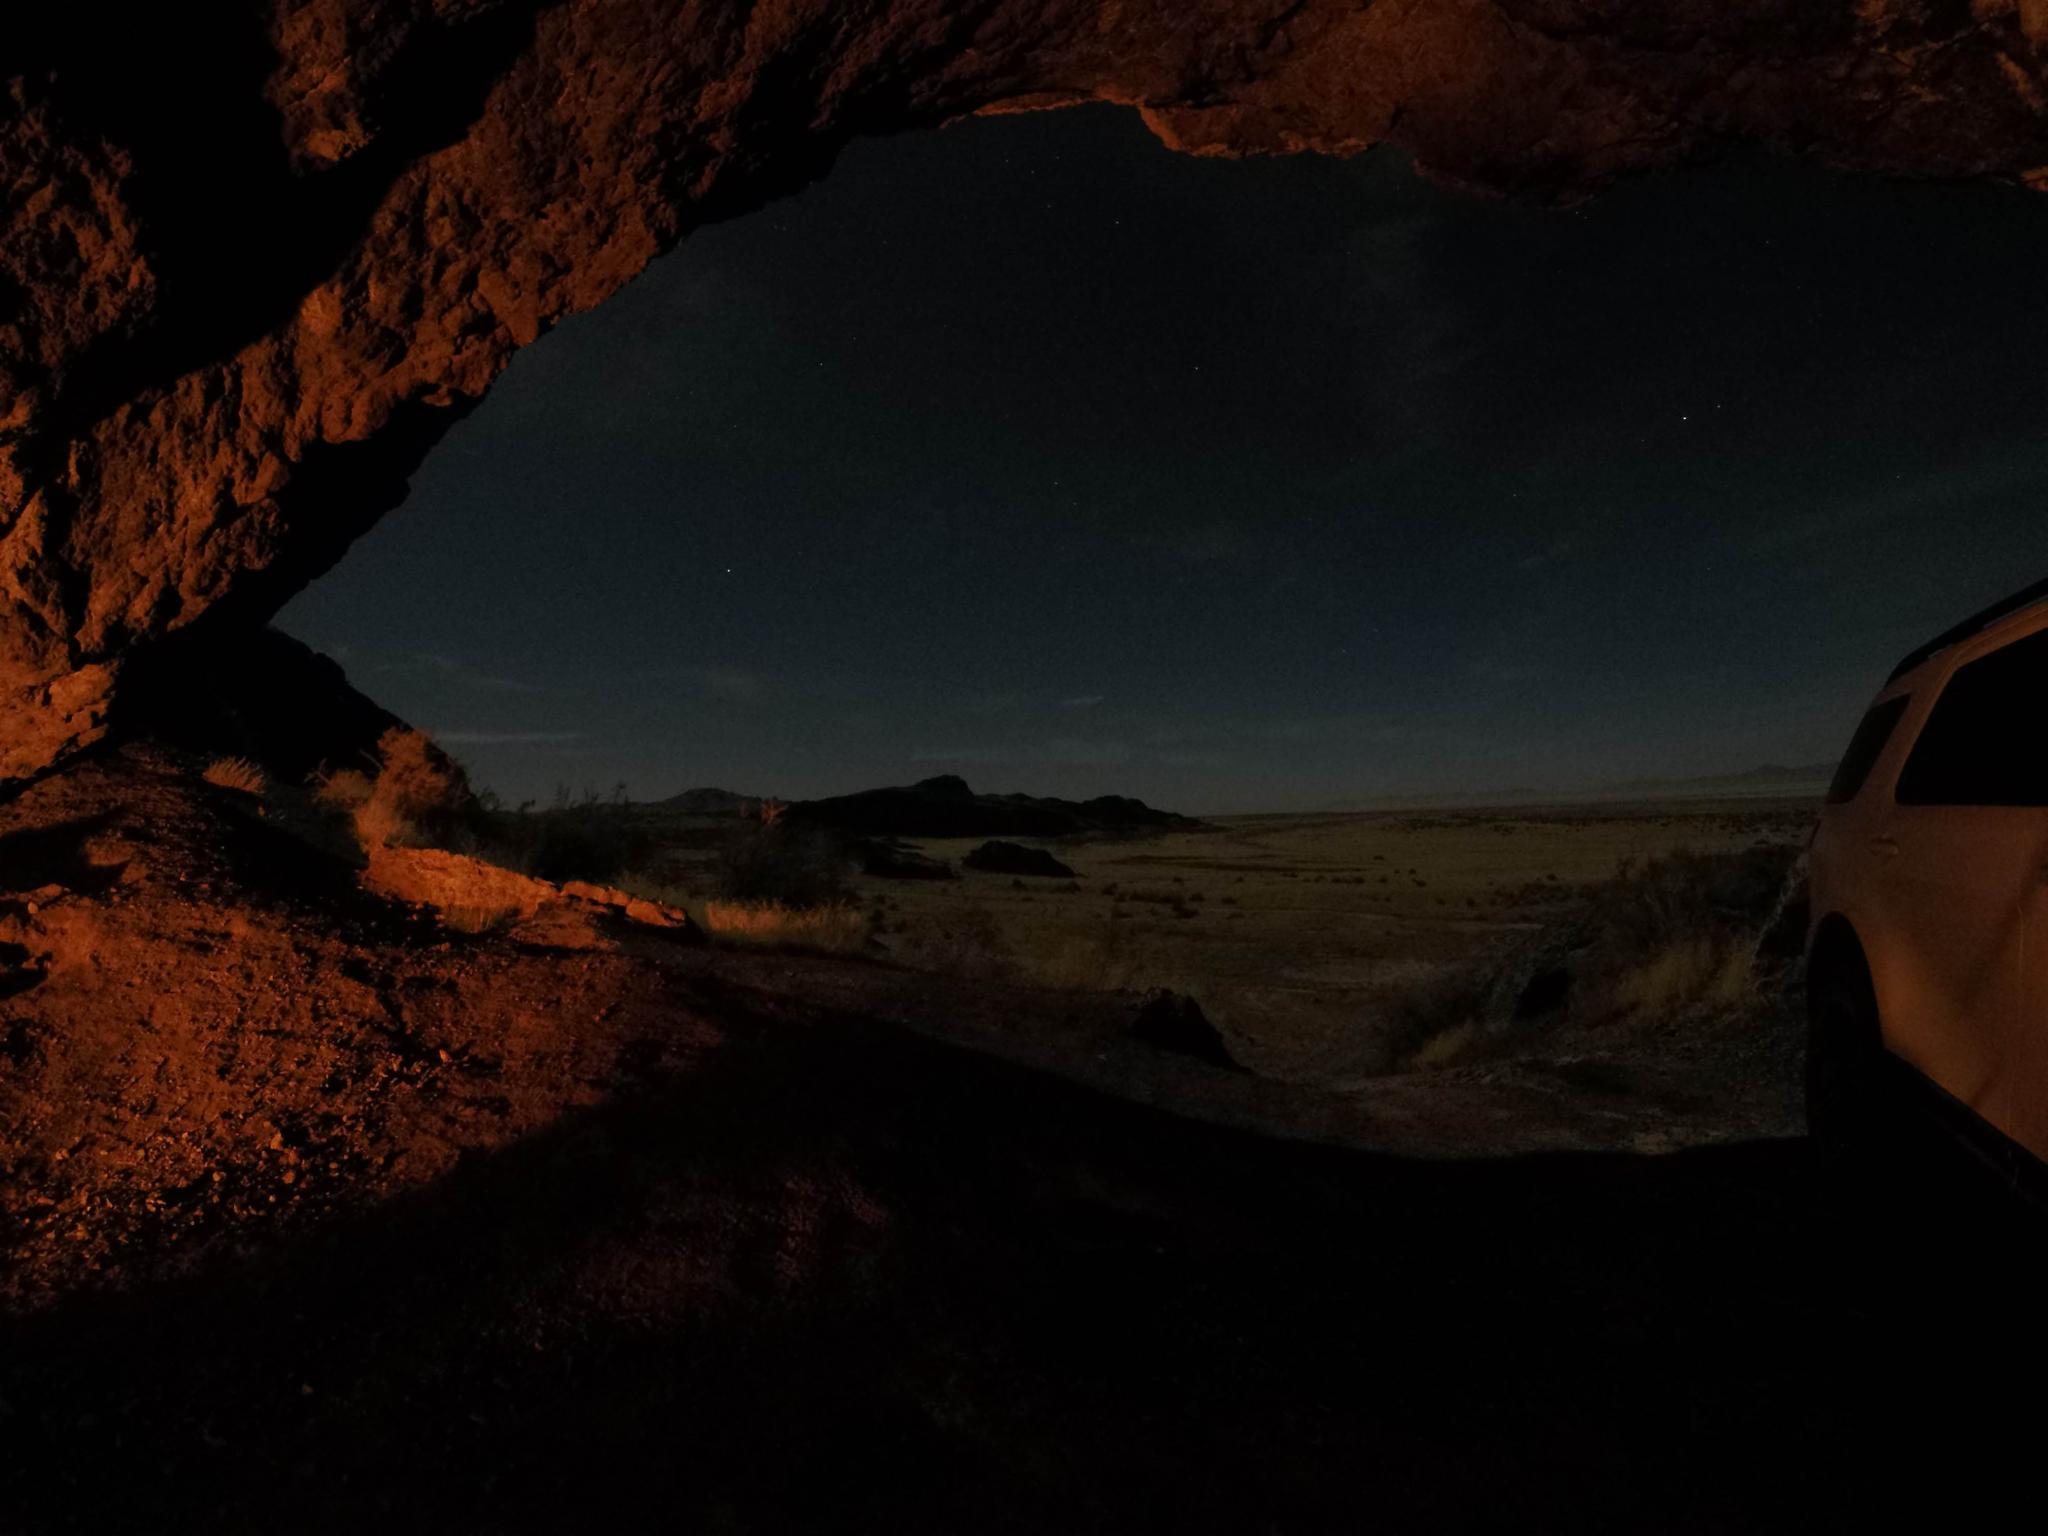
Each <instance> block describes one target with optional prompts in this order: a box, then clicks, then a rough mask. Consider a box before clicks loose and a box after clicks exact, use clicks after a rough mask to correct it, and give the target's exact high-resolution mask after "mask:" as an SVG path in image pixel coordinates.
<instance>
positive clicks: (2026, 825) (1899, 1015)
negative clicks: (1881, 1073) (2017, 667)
mask: <svg viewBox="0 0 2048 1536" xmlns="http://www.w3.org/2000/svg"><path fill="white" fill-rule="evenodd" d="M2044 628H2048V604H2037V605H2035V606H2033V607H2030V608H2027V609H2025V610H2023V611H2021V612H2018V613H2014V614H2012V615H2010V616H2009V617H2005V618H2001V619H2000V620H1998V621H1997V622H1995V623H1992V624H1991V625H1989V626H1988V627H1987V628H1985V629H1984V630H1983V631H1982V632H1980V633H1978V634H1974V635H1971V636H1969V637H1967V638H1966V639H1963V640H1961V641H1959V642H1957V643H1954V644H1951V645H1950V646H1948V647H1947V648H1945V649H1943V650H1940V651H1939V652H1937V653H1935V654H1934V655H1932V656H1930V657H1928V658H1926V659H1925V660H1922V661H1920V662H1919V663H1918V664H1916V665H1915V666H1913V667H1912V668H1911V670H1909V671H1906V672H1904V673H1902V674H1900V675H1898V676H1897V677H1896V678H1895V679H1894V680H1893V681H1892V682H1891V683H1890V684H1888V685H1887V686H1886V687H1885V688H1884V689H1883V690H1882V691H1881V692H1880V693H1879V694H1878V697H1877V700H1876V701H1874V704H1873V707H1875V706H1876V705H1877V704H1881V703H1883V702H1884V701H1886V700H1888V699H1892V698H1896V697H1901V696H1904V697H1907V698H1908V699H1909V703H1908V704H1907V706H1906V708H1905V711H1904V713H1903V715H1902V716H1901V717H1900V719H1899V722H1898V724H1897V726H1896V727H1895V728H1894V729H1893V731H1892V734H1891V736H1890V738H1889V739H1888V740H1887V741H1886V743H1885V746H1884V749H1883V751H1882V752H1881V753H1880V754H1879V756H1878V758H1877V760H1876V762H1875V764H1874V765H1873V766H1872V768H1871V770H1870V772H1869V774H1868V776H1867V777H1866V778H1865V780H1864V782H1863V784H1862V787H1861V788H1860V790H1859V791H1858V792H1857V793H1856V794H1855V796H1854V797H1853V798H1852V799H1850V800H1849V801H1847V802H1846V803H1843V804H1830V805H1828V806H1826V807H1825V808H1824V809H1823V811H1822V814H1821V817H1820V823H1819V826H1818V827H1817V829H1816V831H1815V835H1814V842H1813V850H1812V860H1811V864H1812V886H1811V889H1812V897H1813V907H1812V911H1813V924H1814V926H1813V929H1812V930H1811V933H1810V934H1809V942H1811V938H1812V936H1813V934H1817V933H1818V932H1819V931H1820V928H1821V925H1822V924H1823V923H1824V922H1826V921H1827V920H1828V919H1829V918H1830V917H1831V916H1833V917H1837V918H1840V919H1844V920H1846V921H1847V922H1848V924H1849V926H1850V927H1851V928H1852V929H1853V930H1854V932H1855V934H1856V936H1857V939H1858V941H1859V943H1860V944H1861V947H1862V949H1863V953H1864V956H1865V958H1866V960H1867V962H1868V964H1869V968H1870V973H1871V983H1872V987H1873V990H1874V992H1875V994H1876V998H1877V1005H1878V1021H1879V1028H1880V1030H1881V1033H1882V1036H1883V1043H1884V1045H1885V1047H1886V1048H1887V1049H1888V1050H1889V1051H1891V1052H1892V1053H1893V1054H1895V1055H1897V1056H1898V1057H1900V1058H1901V1059H1903V1060H1904V1061H1906V1062H1908V1063H1909V1064H1911V1065H1912V1066H1913V1067H1915V1068H1916V1069H1918V1071H1919V1072H1921V1073H1922V1074H1923V1075H1924V1076H1926V1077H1927V1078H1929V1079H1930V1080H1932V1081H1933V1082H1934V1083H1935V1084H1936V1085H1938V1086H1939V1087H1940V1088H1942V1089H1943V1090H1944V1091H1945V1092H1946V1093H1947V1094H1949V1095H1950V1096H1951V1097H1953V1098H1954V1099H1955V1100H1957V1101H1958V1102H1960V1103H1961V1104H1963V1105H1965V1106H1967V1107H1968V1108H1969V1109H1971V1110H1972V1111H1973V1112H1974V1113H1976V1114H1977V1115H1978V1116H1980V1117H1981V1118H1982V1119H1983V1120H1984V1121H1985V1122H1986V1123H1988V1124H1989V1125H1991V1126H1993V1127H1995V1128H1996V1129H1997V1130H1999V1131H2000V1132H2002V1133H2003V1134H2004V1135H2005V1136H2006V1137H2009V1138H2011V1140H2013V1141H2014V1142H2017V1143H2018V1144H2019V1145H2020V1146H2022V1147H2024V1148H2025V1149H2026V1150H2027V1151H2029V1152H2031V1153H2032V1154H2033V1155H2034V1156H2036V1157H2040V1158H2048V882H2044V861H2048V807H2039V806H2016V805H1952V804H1904V803H1901V802H1900V800H1899V798H1898V788H1899V779H1900V775H1901V773H1902V772H1903V771H1904V769H1905V767H1906V764H1907V762H1908V761H1909V759H1910V758H1911V756H1912V753H1913V749H1914V748H1915V747H1916V746H1917V745H1918V744H1919V742H1920V740H1921V737H1922V733H1923V731H1924V730H1925V728H1926V726H1927V724H1928V721H1929V719H1930V717H1931V715H1932V714H1933V712H1934V708H1935V705H1936V704H1937V702H1938V701H1939V699H1940V698H1941V696H1942V693H1943V690H1944V689H1945V688H1946V686H1947V684H1948V683H1949V681H1950V680H1951V679H1952V678H1953V677H1954V676H1955V674H1956V673H1957V672H1959V671H1960V670H1961V669H1962V668H1964V667H1965V666H1967V665H1969V664H1970V663H1971V662H1972V661H1975V660H1977V659H1979V658H1981V657H1985V656H1989V655H1991V654H1992V653H1994V652H1997V651H2001V650H2003V649H2004V648H2005V647H2006V646H2008V645H2010V644H2011V643H2012V642H2014V641H2016V640H2019V639H2022V638H2024V637H2026V636H2027V635H2030V634H2034V633H2037V632H2039V631H2041V630H2043V629H2044ZM1980 675H1981V674H1980ZM2032 735H2033V733H2032V732H2021V733H2019V736H2020V737H2021V738H2022V739H2016V740H2015V741H2014V742H2013V743H2012V749H2013V750H2014V751H2025V750H2029V749H2030V744H2031V738H2032Z"/></svg>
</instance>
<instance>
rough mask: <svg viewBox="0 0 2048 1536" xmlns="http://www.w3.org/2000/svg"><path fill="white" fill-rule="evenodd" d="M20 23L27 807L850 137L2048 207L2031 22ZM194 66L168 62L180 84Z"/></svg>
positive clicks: (958, 16)
mask: <svg viewBox="0 0 2048 1536" xmlns="http://www.w3.org/2000/svg"><path fill="white" fill-rule="evenodd" d="M111 14H112V13H111V12H110V11H108V9H107V8H104V7H96V6H83V7H73V8H68V9H66V10H65V11H63V12H62V13H61V14H44V15H39V16H38V17H36V18H35V19H33V20H30V21H25V22H18V23H15V24H14V26H13V35H12V36H11V37H10V38H9V40H8V41H9V48H8V52H7V55H6V70H5V73H6V75H7V77H8V80H9V87H8V89H9V104H10V110H9V112H8V114H7V116H6V119H5V121H4V122H0V167H4V169H5V173H6V175H5V182H6V185H7V186H8V188H9V203H10V207H9V212H8V215H7V217H6V220H5V229H6V232H7V233H6V236H5V240H4V243H0V305H4V307H0V369H4V374H0V380H4V382H0V391H4V396H0V398H4V407H0V497H4V500H5V505H6V510H5V512H4V513H0V603H4V608H0V780H6V781H20V780H22V779H24V778H26V777H29V776H32V775H34V774H36V773H38V772H40V771H42V770H44V769H46V768H48V767H49V766H50V765H52V764H54V763H57V762H59V761H61V760H63V759H64V758H65V757H66V756H67V755H69V754H72V753H74V752H76V751H78V750H79V749H81V748H83V747H85V746H88V745H90V744H92V743H93V742H95V741H98V740H100V739H103V738H104V737H105V736H106V735H107V734H108V733H109V732H110V731H113V730H117V729H119V728H120V725H121V721H122V718H123V712H122V704H123V698H124V694H126V693H128V692H131V691H132V692H138V693H141V694H145V695H148V696H150V697H159V696H161V695H162V693H163V692H164V690H165V689H166V687H173V688H174V686H175V684H176V683H177V681H178V680H179V679H180V678H189V677H192V676H196V675H201V674H210V673H212V672H214V671H216V670H218V668H219V667H220V666H221V665H222V664H223V663H222V661H221V658H222V657H223V656H224V655H231V654H233V653H234V651H235V641H236V639H237V637H246V636H247V635H249V634H251V633H252V632H253V631H254V630H255V629H256V628H257V627H258V626H260V625H261V624H262V623H263V622H264V621H266V620H267V619H268V618H269V617H270V616H271V615H272V614H273V613H274V612H275V611H276V610H277V609H278V607H279V606H280V605H281V604H282V603H283V602H285V601H286V600H287V599H288V598H289V597H290V596H291V595H292V593H294V592H295V591H297V590H298V589H299V588H300V587H302V586H303V585H304V584H305V583H306V582H307V581H308V580H310V579H311V578H312V577H313V576H314V575H316V574H317V573H319V572H320V571H322V570H324V569H326V568H328V567H329V566H331V565H332V564H333V563H334V562H335V561H336V560H337V559H338V558H340V556H341V554H342V553H343V551H345V550H346V548H347V547H348V545H349V543H350V541H351V540H352V539H353V538H354V537H356V536H357V535H358V534H360V533H361V532H362V531H363V530H364V529H365V528H366V527H368V526H370V525H371V523H372V522H374V520H375V519H376V518H377V517H378V516H380V515H381V514H382V513H383V512H385V511H386V510H388V509H389V508H390V507H392V506H393V505H395V504H396V503H397V502H398V501H400V500H401V499H402V498H403V496H404V494H405V484H406V480H407V477H408V475H409V474H410V473H411V472H412V471H413V470H414V469H415V468H416V467H417V465H418V464H419V463H420V462H421V461H422V459H423V457H424V456H425V455H426V454H427V453H428V452H430V451H431V449H432V448H433V446H434V444H435V443H436V441H437V440H438V439H439V438H440V437H441V436H442V434H443V433H444V432H445V431H446V429H447V427H448V426H449V424H450V423H451V422H452V421H454V420H455V419H456V418H458V417H459V416H460V415H461V414H462V412H463V411H464V410H465V409H467V408H468V407H470V406H471V405H473V404H474V403H475V401H476V400H477V399H479V398H480V397H481V396H482V394H483V393H484V391H485V390H487V389H488V388H489V386H490V383H491V381H492V379H493V378H494V377H495V376H496V375H497V374H498V372H499V371H500V370H501V369H502V368H503V367H504V366H505V365H506V363H507V361H508V360H509V359H510V357H511V356H512V355H513V353H514V352H515V351H516V350H517V349H518V348H520V347H522V346H525V345H527V344H529V343H531V342H532V341H534V340H535V339H537V338H538V337H539V336H540V335H541V334H542V333H543V332H544V331H546V330H547V329H548V328H549V327H550V326H551V325H553V324H554V323H555V322H556V321H558V320H559V319H561V318H562V317H563V316H565V315H567V314H570V313H572V312H575V311H578V310H581V309H585V308H588V307H590V306H592V305H595V304H597V303H599V302H601V301H602V300H603V299H604V298H606V297H607V296H608V295H610V294H611V293H613V292H614V291H616V290H617V289H618V288H619V287H620V286H621V285H623V284H624V283H626V282H627V281H628V280H629V279H631V278H632V277H633V276H634V275H635V274H636V273H638V272H639V271H640V270H641V269H642V268H644V267H645V266H646V265H647V263H648V262H649V261H651V260H652V259H653V258H654V257H655V256H657V255H658V254H660V253H661V252H663V251H665V250H667V249H669V248H671V247H672V246H674V245H675V244H676V243H677V242H678V241H679V240H681V239H683V238H684V236H685V235H687V233H688V232H689V231H690V230H691V229H692V228H694V227H697V226H698V225H701V224H703V223H705V222H707V221H710V220H716V219H721V218H726V217H729V216H731V215H733V214H734V213H736V212H739V211H742V210H745V209H749V208H752V207H756V206H759V205H760V204H761V203H762V202H764V201H765V200H767V199H771V198H773V197H775V196H776V195H778V194H780V193H782V192H785V191H787V190H789V189H791V188H793V187H796V186H799V185H801V184H803V183H804V182H806V181H808V180H810V179H812V178H815V177H817V176H820V175H822V174H824V173H825V172H826V171H827V170H828V169H829V167H830V165H831V162H832V160H833V157H834V155H835V154H836V153H837V152H838V150H839V149H840V148H841V147H842V146H843V145H844V144H845V143H846V142H847V141H848V140H850V139H852V138H854V137H856V136H860V135H868V134H880V133H890V132H898V131H903V130H908V129H915V128H920V127H928V126H933V125H936V124H939V123H942V122H945V121H947V120H949V119H954V118H958V117H961V116H963V115H967V114H974V113H1000V112H1021V111H1033V110H1042V109H1050V108H1056V107H1061V106H1069V105H1073V104H1077V103H1082V102H1107V103H1113V104H1117V105H1120V106H1123V107H1126V108H1129V109H1133V110H1135V111H1137V112H1138V113H1139V114H1140V115H1141V116H1142V118H1143V120H1144V122H1145V124H1146V125H1147V127H1149V128H1150V129H1151V131H1152V132H1153V133H1155V134H1156V135H1157V136H1158V137H1159V138H1160V139H1161V140H1162V141H1163V142H1164V143H1166V144H1167V145H1168V146H1169V147H1171V148H1173V149H1175V150H1178V151H1181V152H1185V153H1188V154H1193V155H1208V156H1242V155H1267V154H1291V153H1319V154H1337V155H1350V154H1356V153H1359V152H1361V151H1363V150H1364V149H1366V148H1368V147H1370V146H1372V145H1375V144H1382V143H1384V144H1392V145H1396V146H1399V147H1400V148H1402V149H1403V150H1405V151H1407V152H1409V153H1410V154H1412V156H1413V157H1414V162H1415V165H1416V167H1417V169H1418V171H1419V172H1420V173H1421V174H1423V175H1426V176H1429V177H1432V178H1436V179H1438V180H1441V181H1444V182H1447V183H1450V184H1452V185H1455V186H1458V187H1461V188H1467V189H1470V190H1471V191H1473V192H1474V193H1475V194H1484V195H1505V196H1513V197H1519V198H1525V199H1534V200H1540V201H1544V202H1549V203H1569V202H1571V201H1573V200H1576V199H1580V198H1584V197H1587V196H1592V195H1595V194H1597V192H1598V191H1599V189H1600V188H1601V187H1603V186H1604V185H1607V184H1608V183H1610V182H1612V181H1613V180H1615V179H1616V178H1617V177H1622V176H1627V175H1635V174H1639V173H1643V172H1647V171H1652V170H1656V169H1660V168H1666V167H1670V166H1674V165H1678V164H1681V163H1684V162H1686V161H1688V160H1691V159H1695V158H1697V157H1700V156H1702V155H1706V154H1710V153H1712V152H1715V151H1716V150H1719V149H1722V148H1725V147H1727V146H1729V145H1732V144H1753V145H1758V146H1761V147H1763V148H1764V149H1766V150H1769V151H1773V152H1778V153H1785V154H1796V155H1801V156H1806V157H1809V158H1812V159H1814V160H1817V161H1819V162H1822V163H1824V164H1827V165H1830V166H1836V167H1842V168H1847V169H1853V170H1861V171H1869V172H1882V173H1889V174H1903V175H1917V176H1936V177H1971V178H1991V179H2000V180H2006V181H2013V182H2020V183H2026V182H2028V181H2029V179H2030V178H2032V177H2034V176H2036V175H2037V174H2038V173H2039V167H2040V166H2042V165H2043V164H2044V163H2048V143H2044V139H2048V130H2044V122H2043V110H2042V96H2041V84H2040V82H2041V79H2042V75H2043V63H2042V56H2041V53H2040V51H2039V49H2040V43H2039V39H2041V38H2042V37H2043V36H2044V35H2048V13H2044V12H2043V11H2041V9H2040V8H2039V7H2037V6H2035V5H2032V4H2030V3H2020V0H2014V3H1985V4H1978V5H1974V6H1960V5H1935V4H1928V3H1882V4H1876V5H1872V4H1858V5H1851V4H1848V3H1846V0H1843V3H1837V4H1819V5H1812V4H1778V5H1771V6H1767V7H1761V8H1759V7H1754V6H1734V5H1728V6H1717V5H1712V4H1707V5H1695V4H1669V5H1662V4H1660V5H1657V6H1653V7H1647V8H1646V7H1641V6H1628V7H1620V6H1614V5H1609V4H1605V3H1583V0H1454V3H1443V4H1435V5H1422V6H1396V5H1385V4H1382V5H1375V6H1371V7H1368V8H1366V9H1363V10H1355V9H1351V8H1346V7H1337V6H1322V5H1316V4H1307V5H1304V4H1286V5H1282V4H1278V3H1274V4H1265V5H1254V6H1243V5H1236V4H1215V5H1201V6H1197V7H1194V8H1192V9H1190V8H1184V7H1178V6H1168V5H1160V4H1136V5H1118V6H1114V7H1111V8H1108V9H1106V10H1104V11H1101V12H1099V13H1095V14H1091V15H1088V16H1086V17H1083V16H1081V15H1078V14H1076V13H1074V12H1071V11H1069V10H1066V9H1064V8H1059V7H1047V6H1042V5H1034V4H1014V5H1012V4H1001V5H992V6H987V7H979V8H975V9H972V10H968V11H964V12H961V11H957V10H953V9H949V8H946V7H941V6H935V5H917V6H909V7H902V6H895V7H888V8H885V9H883V10H880V11H878V12H875V13H872V14H862V15H859V16H857V17H854V16H848V15H846V14H844V13H841V12H838V11H836V10H834V9H833V8H830V7H823V6H818V7H804V6H798V7H774V8H766V9H764V8H758V7H755V8H735V9H733V10H730V11H727V10H724V9H719V8H714V9H711V10H709V11H706V10H699V9H695V8H677V7H671V6H667V5H662V4H657V3H652V0H586V3H579V0H568V3H556V4H535V3H520V0H507V3H501V4H483V5H474V6H466V7H447V6H436V5H425V4H383V3H372V0H354V3H351V0H327V3H311V4H283V3H280V4H275V5H245V6H236V7H231V8H227V9H224V10H221V11H219V12H217V13H215V14H213V15H212V16H210V17H209V18H208V19H207V20H205V21H203V22H195V21H191V20H189V19H187V18H183V17H177V18H172V17H163V18H159V19H156V20H153V21H149V22H144V23H139V24H134V25H132V26H131V27H130V30H129V31H128V32H127V33H126V34H125V36H126V38H127V44H126V46H125V47H124V48H123V49H122V50H120V51H119V53H118V54H117V55H110V53H109V50H107V49H106V47H105V46H104V42H103V37H102V33H103V30H104V27H105V25H106V24H107V22H108V20H109V18H110V16H111ZM171 55H175V56H176V57H178V58H180V59H181V60H190V61H191V62H190V64H189V67H188V68H185V69H180V70H165V69H162V68H160V67H159V66H158V62H157V61H158V60H159V59H160V58H161V57H166V56H171Z"/></svg>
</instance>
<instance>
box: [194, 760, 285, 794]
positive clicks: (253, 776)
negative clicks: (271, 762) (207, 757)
mask: <svg viewBox="0 0 2048 1536" xmlns="http://www.w3.org/2000/svg"><path fill="white" fill-rule="evenodd" d="M200 777H201V778H203V779H205V780H206V782H207V783H209V784H216V785H218V786H220V788H222V789H232V790H234V791H236V792H237V793H238V794H244V795H260V794H262V793H263V791H264V789H265V788H266V787H267V786H268V782H269V781H268V780H267V779H266V778H265V777H264V774H263V770H262V769H261V768H258V767H257V766H256V765H255V764H254V763H252V762H250V761H249V760H248V759H247V758H246V757H217V758H215V759H214V760H213V761H212V762H210V763H208V764H207V765H206V771H205V772H204V773H202V774H201V775H200Z"/></svg>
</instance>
